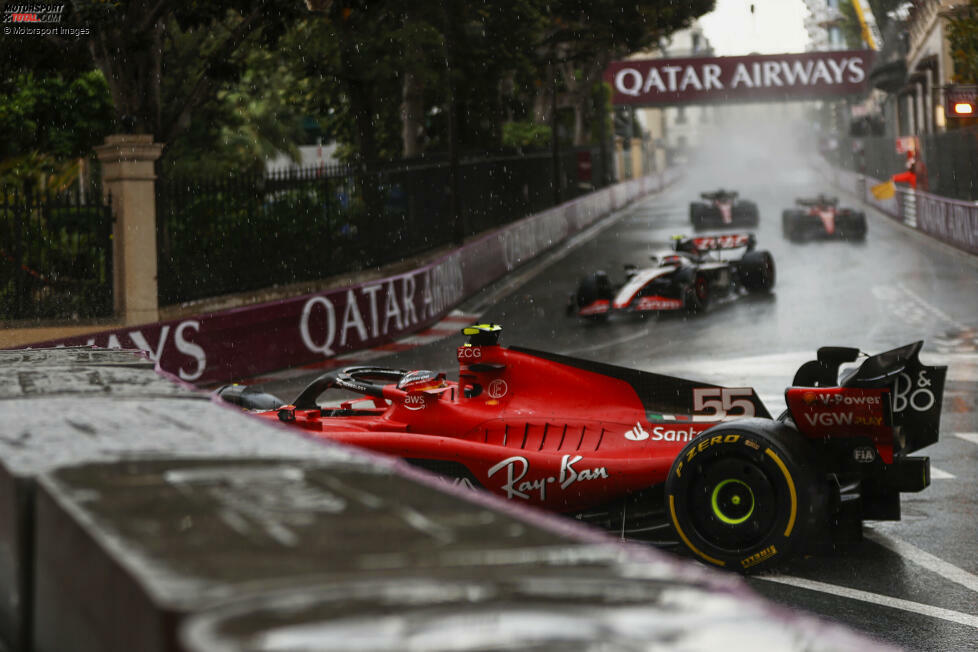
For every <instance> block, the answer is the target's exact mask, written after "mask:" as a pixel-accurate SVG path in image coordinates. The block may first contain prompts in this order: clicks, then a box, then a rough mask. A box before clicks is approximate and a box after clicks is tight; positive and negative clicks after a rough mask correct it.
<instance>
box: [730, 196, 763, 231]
mask: <svg viewBox="0 0 978 652" xmlns="http://www.w3.org/2000/svg"><path fill="white" fill-rule="evenodd" d="M734 211H735V213H736V215H735V216H734V222H736V223H737V224H741V225H743V226H750V227H755V226H757V225H758V223H759V222H760V212H759V211H758V210H757V204H755V203H754V202H752V201H743V202H739V203H738V204H737V205H736V206H735V208H734Z"/></svg>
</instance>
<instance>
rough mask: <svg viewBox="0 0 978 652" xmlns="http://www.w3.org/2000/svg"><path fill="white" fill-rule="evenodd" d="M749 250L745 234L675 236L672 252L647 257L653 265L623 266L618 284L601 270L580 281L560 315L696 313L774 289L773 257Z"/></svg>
mask: <svg viewBox="0 0 978 652" xmlns="http://www.w3.org/2000/svg"><path fill="white" fill-rule="evenodd" d="M755 247H756V240H755V239H754V235H753V234H751V233H731V234H723V235H704V236H698V237H695V238H682V237H677V238H676V240H675V243H674V245H673V249H672V250H667V251H661V252H658V253H656V254H655V255H653V256H652V261H653V263H654V264H653V266H651V267H645V268H641V269H640V268H638V267H636V266H634V265H626V266H625V280H624V281H623V282H622V283H620V284H618V285H615V284H613V283H612V282H611V280H610V278H609V277H608V275H607V273H606V272H603V271H597V272H594V273H592V274H590V275H588V276H586V277H584V278H583V279H581V281H580V282H579V283H578V285H577V290H576V291H575V292H574V294H572V295H571V296H570V297H569V299H568V302H567V311H566V312H567V314H568V315H577V316H578V317H583V318H585V319H591V320H604V319H607V318H608V316H609V315H610V314H611V313H612V312H628V313H639V314H642V313H651V312H661V311H668V310H686V311H687V312H700V311H702V310H704V309H705V308H706V307H707V305H708V304H709V303H710V302H711V301H713V300H715V299H722V298H724V297H731V296H735V295H737V294H741V293H743V292H767V291H769V290H770V289H771V288H773V287H774V281H775V270H774V258H773V257H772V256H771V254H770V252H768V251H762V250H756V249H755Z"/></svg>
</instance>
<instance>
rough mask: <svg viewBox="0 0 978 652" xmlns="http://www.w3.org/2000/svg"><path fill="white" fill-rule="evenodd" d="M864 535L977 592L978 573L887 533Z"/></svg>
mask: <svg viewBox="0 0 978 652" xmlns="http://www.w3.org/2000/svg"><path fill="white" fill-rule="evenodd" d="M865 536H866V538H867V539H870V540H871V541H874V542H876V543H878V544H879V545H881V546H883V547H884V548H888V549H890V550H892V551H893V552H895V553H896V554H898V555H900V556H901V557H903V558H904V559H906V560H907V561H910V562H913V563H915V564H917V565H919V566H923V567H924V568H926V569H927V570H929V571H931V572H932V573H937V574H938V575H940V576H941V577H943V578H944V579H946V580H950V581H952V582H954V583H955V584H960V585H961V586H963V587H964V588H966V589H968V590H969V591H974V592H975V593H978V575H973V574H972V573H969V572H968V571H966V570H964V569H963V568H958V567H957V566H955V565H954V564H949V563H948V562H946V561H944V560H943V559H939V558H937V557H935V556H934V555H932V554H930V553H929V552H926V551H924V550H921V549H920V548H918V547H917V546H915V545H913V544H912V543H908V542H906V541H903V540H902V539H897V538H896V537H894V536H891V535H889V534H882V533H880V532H867V533H866V535H865Z"/></svg>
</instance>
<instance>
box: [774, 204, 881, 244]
mask: <svg viewBox="0 0 978 652" xmlns="http://www.w3.org/2000/svg"><path fill="white" fill-rule="evenodd" d="M795 202H796V203H797V204H798V206H800V208H788V209H785V211H784V212H783V213H782V214H781V229H782V231H783V233H784V237H785V238H788V239H789V240H792V241H795V242H799V241H803V240H813V239H817V238H841V239H844V240H865V239H866V214H865V213H862V212H857V211H854V210H852V209H851V208H839V199H838V197H827V196H825V195H819V196H818V197H812V198H810V199H796V200H795Z"/></svg>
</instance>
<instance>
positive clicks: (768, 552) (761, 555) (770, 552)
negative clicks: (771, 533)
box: [740, 546, 778, 568]
mask: <svg viewBox="0 0 978 652" xmlns="http://www.w3.org/2000/svg"><path fill="white" fill-rule="evenodd" d="M776 554H778V549H777V548H775V547H774V546H769V547H767V548H765V549H764V550H761V551H760V552H756V553H754V554H753V555H751V556H750V557H747V558H745V559H741V560H740V566H741V568H750V567H751V566H756V565H757V564H759V563H761V562H762V561H764V560H765V559H770V558H771V557H773V556H774V555H776Z"/></svg>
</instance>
